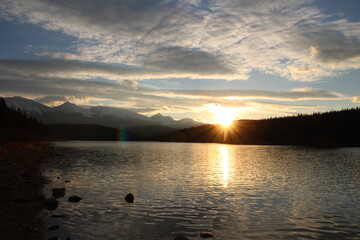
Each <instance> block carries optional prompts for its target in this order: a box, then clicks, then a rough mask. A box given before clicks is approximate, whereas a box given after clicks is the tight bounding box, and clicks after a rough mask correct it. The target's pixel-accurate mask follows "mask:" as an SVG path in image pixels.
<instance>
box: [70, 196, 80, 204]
mask: <svg viewBox="0 0 360 240" xmlns="http://www.w3.org/2000/svg"><path fill="white" fill-rule="evenodd" d="M81 199H82V197H79V196H76V195H73V196H70V197H69V198H68V201H69V202H73V203H77V202H80V201H81Z"/></svg>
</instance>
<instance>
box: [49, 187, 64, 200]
mask: <svg viewBox="0 0 360 240" xmlns="http://www.w3.org/2000/svg"><path fill="white" fill-rule="evenodd" d="M52 196H53V197H54V198H61V197H64V196H65V188H53V189H52Z"/></svg>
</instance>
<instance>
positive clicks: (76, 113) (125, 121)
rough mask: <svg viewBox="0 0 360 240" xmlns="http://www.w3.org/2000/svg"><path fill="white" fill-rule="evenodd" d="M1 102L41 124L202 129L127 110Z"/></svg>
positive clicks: (193, 123)
mask: <svg viewBox="0 0 360 240" xmlns="http://www.w3.org/2000/svg"><path fill="white" fill-rule="evenodd" d="M5 101H6V104H7V105H8V106H10V107H13V108H15V109H20V110H21V111H23V112H26V113H27V114H30V115H32V116H34V117H35V118H37V119H39V120H40V121H42V122H43V123H44V124H62V123H72V124H96V125H101V126H107V127H115V128H129V127H138V126H154V127H155V126H164V127H167V128H173V129H174V130H175V129H181V128H189V127H195V126H200V125H202V123H200V122H196V121H194V120H193V119H181V120H179V121H177V120H174V119H173V118H171V117H170V116H163V115H161V114H160V113H158V114H156V115H154V116H152V117H147V116H144V115H141V114H139V113H136V112H134V111H131V110H127V109H121V108H113V107H103V106H96V107H88V108H85V107H80V106H77V105H75V104H73V103H70V102H65V103H63V104H62V105H60V106H57V107H53V108H51V107H48V106H45V105H43V104H41V103H38V102H36V101H33V100H30V99H26V98H22V97H8V98H5ZM158 129H159V128H158Z"/></svg>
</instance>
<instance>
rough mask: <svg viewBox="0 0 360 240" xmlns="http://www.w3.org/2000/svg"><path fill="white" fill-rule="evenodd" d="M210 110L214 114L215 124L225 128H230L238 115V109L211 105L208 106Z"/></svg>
mask: <svg viewBox="0 0 360 240" xmlns="http://www.w3.org/2000/svg"><path fill="white" fill-rule="evenodd" d="M208 109H209V111H210V112H212V113H213V114H214V118H215V123H218V124H220V125H221V126H223V127H230V126H231V124H232V122H233V121H234V120H235V119H236V117H237V113H238V110H237V109H236V108H232V107H223V106H221V105H210V106H208Z"/></svg>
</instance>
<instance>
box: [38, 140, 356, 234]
mask: <svg viewBox="0 0 360 240" xmlns="http://www.w3.org/2000/svg"><path fill="white" fill-rule="evenodd" d="M54 148H55V151H56V152H58V153H59V154H58V155H56V156H55V157H53V159H51V160H50V162H49V164H47V165H46V166H45V170H44V171H45V175H46V176H48V177H49V179H50V180H52V182H51V183H50V184H49V185H48V186H47V187H46V189H45V190H44V191H45V193H46V194H47V196H51V188H53V187H66V196H65V198H61V199H60V206H59V208H58V209H56V210H55V211H53V212H50V211H47V210H46V211H44V219H45V221H46V222H47V224H48V226H51V225H59V226H60V229H58V230H56V231H47V232H46V238H47V237H51V236H55V235H56V236H61V237H63V238H66V237H71V239H84V240H85V239H87V240H90V239H97V240H98V239H104V240H106V239H174V237H175V236H177V235H180V234H182V235H185V236H187V237H189V238H190V239H200V237H199V233H200V232H202V231H210V232H213V233H215V234H216V238H215V239H230V240H231V239H360V227H359V226H360V148H330V149H329V148H305V147H288V146H239V145H221V144H192V143H156V142H121V143H120V142H58V143H54ZM65 180H70V182H68V183H65ZM129 192H131V193H133V194H134V195H135V202H134V203H133V204H129V203H126V202H125V200H124V196H125V195H126V194H127V193H129ZM73 194H76V195H79V196H81V197H83V198H84V199H83V200H82V201H81V202H79V203H69V202H67V197H69V196H70V195H73ZM53 214H64V215H65V217H64V218H52V217H50V216H51V215H53Z"/></svg>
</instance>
